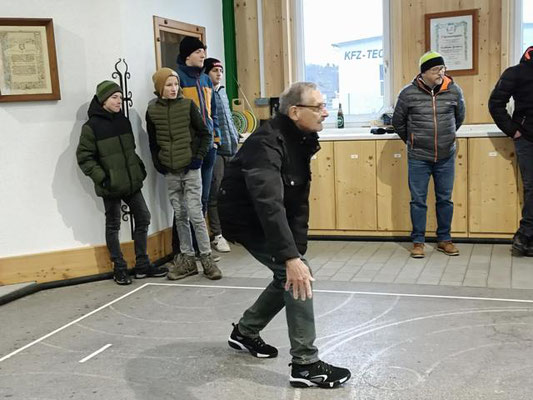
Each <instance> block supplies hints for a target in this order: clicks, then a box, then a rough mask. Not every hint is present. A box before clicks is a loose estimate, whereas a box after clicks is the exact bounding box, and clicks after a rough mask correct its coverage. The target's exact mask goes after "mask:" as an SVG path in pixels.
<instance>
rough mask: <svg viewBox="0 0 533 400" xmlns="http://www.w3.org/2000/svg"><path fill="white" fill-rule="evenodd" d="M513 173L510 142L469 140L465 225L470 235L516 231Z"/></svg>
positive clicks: (513, 153)
mask: <svg viewBox="0 0 533 400" xmlns="http://www.w3.org/2000/svg"><path fill="white" fill-rule="evenodd" d="M517 173H518V171H517V164H516V161H515V150H514V144H513V141H512V140H511V139H509V138H501V137H497V138H495V137H493V138H476V139H472V138H471V139H469V142H468V216H469V218H468V225H469V231H470V234H471V236H475V234H476V233H514V232H515V231H516V229H517V228H518V221H517V215H518V209H517V208H518V198H517V197H518V194H517V193H518V190H517V181H518V179H517ZM472 234H473V235H472Z"/></svg>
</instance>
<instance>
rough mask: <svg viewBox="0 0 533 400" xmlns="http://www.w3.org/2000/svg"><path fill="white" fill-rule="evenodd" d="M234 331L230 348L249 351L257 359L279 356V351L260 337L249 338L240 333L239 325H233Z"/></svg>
mask: <svg viewBox="0 0 533 400" xmlns="http://www.w3.org/2000/svg"><path fill="white" fill-rule="evenodd" d="M232 325H233V331H232V332H231V335H230V336H229V339H228V344H229V345H230V347H232V348H234V349H236V350H248V351H249V352H250V353H251V354H252V355H253V356H254V357H257V358H274V357H277V355H278V349H276V348H275V347H274V346H271V345H269V344H266V343H265V342H264V340H263V339H261V337H260V336H258V337H256V338H249V337H246V336H243V335H242V334H241V333H240V332H239V324H232Z"/></svg>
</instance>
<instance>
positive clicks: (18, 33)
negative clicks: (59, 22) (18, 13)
mask: <svg viewBox="0 0 533 400" xmlns="http://www.w3.org/2000/svg"><path fill="white" fill-rule="evenodd" d="M59 99H61V95H60V92H59V78H58V72H57V59H56V48H55V43H54V26H53V23H52V19H51V18H0V102H8V101H37V100H59Z"/></svg>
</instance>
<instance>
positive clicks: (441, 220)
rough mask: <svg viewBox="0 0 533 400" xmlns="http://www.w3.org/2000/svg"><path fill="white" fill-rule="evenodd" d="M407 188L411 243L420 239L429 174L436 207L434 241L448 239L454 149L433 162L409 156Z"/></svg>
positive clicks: (453, 172)
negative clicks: (449, 154)
mask: <svg viewBox="0 0 533 400" xmlns="http://www.w3.org/2000/svg"><path fill="white" fill-rule="evenodd" d="M408 167H409V171H408V174H409V178H408V179H409V190H410V191H411V203H410V204H411V223H412V225H413V230H412V232H411V239H412V241H413V243H424V242H425V235H426V217H427V205H426V199H427V194H428V185H429V178H430V177H431V175H433V183H434V184H435V198H436V204H435V206H436V211H437V241H439V242H442V241H446V240H451V234H450V231H451V226H452V217H453V202H452V200H451V198H452V191H453V181H454V179H455V153H454V154H453V155H452V156H450V157H448V158H446V159H443V160H438V161H437V162H432V161H424V160H415V159H411V158H409V160H408Z"/></svg>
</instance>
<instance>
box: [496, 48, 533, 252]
mask: <svg viewBox="0 0 533 400" xmlns="http://www.w3.org/2000/svg"><path fill="white" fill-rule="evenodd" d="M511 97H513V99H514V112H513V115H512V116H510V115H509V114H508V113H507V110H506V106H507V103H508V102H509V99H510V98H511ZM489 112H490V114H491V115H492V119H494V122H495V123H496V125H498V128H500V129H501V130H502V132H503V133H505V134H506V135H507V136H509V137H511V138H513V140H514V145H515V150H516V156H517V158H518V165H519V167H520V174H521V175H522V183H523V185H524V206H523V208H522V219H521V220H520V227H519V228H518V231H517V232H516V233H515V235H514V237H513V247H512V251H513V254H514V255H516V256H524V255H526V256H529V257H533V46H530V47H529V48H528V49H527V50H526V51H525V53H524V55H523V56H522V58H521V59H520V62H519V63H518V64H517V65H514V66H512V67H509V68H507V69H506V70H505V71H504V72H503V74H502V76H501V77H500V79H499V80H498V83H496V86H495V87H494V90H493V91H492V93H491V95H490V98H489Z"/></svg>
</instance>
